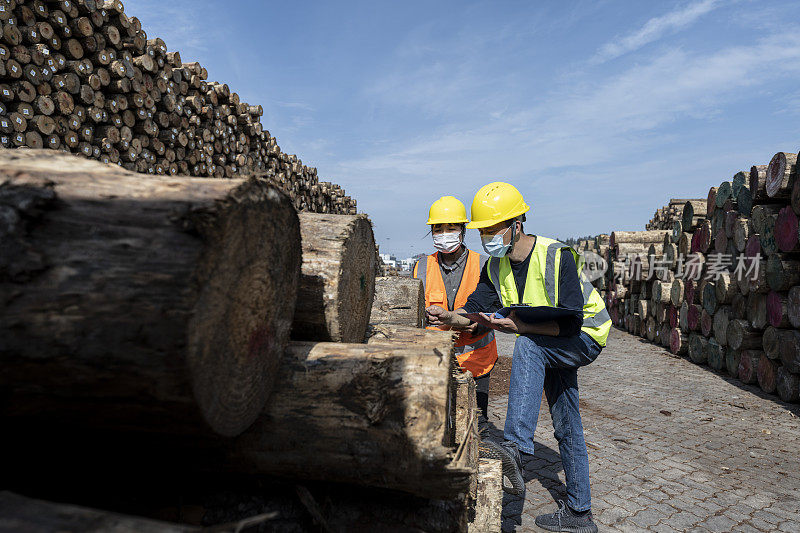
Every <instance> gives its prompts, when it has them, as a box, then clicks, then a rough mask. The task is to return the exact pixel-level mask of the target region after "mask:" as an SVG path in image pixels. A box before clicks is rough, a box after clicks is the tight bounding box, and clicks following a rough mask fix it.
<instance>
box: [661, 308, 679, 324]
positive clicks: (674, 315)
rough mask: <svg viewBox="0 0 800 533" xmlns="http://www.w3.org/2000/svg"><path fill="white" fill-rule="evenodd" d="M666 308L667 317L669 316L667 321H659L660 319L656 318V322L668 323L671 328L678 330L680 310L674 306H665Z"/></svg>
mask: <svg viewBox="0 0 800 533" xmlns="http://www.w3.org/2000/svg"><path fill="white" fill-rule="evenodd" d="M664 308H665V311H666V315H667V316H666V319H665V320H659V318H660V317H659V316H656V321H657V322H661V323H667V324H669V327H670V328H677V327H678V309H679V308H678V307H675V306H674V305H672V304H669V305H665V306H664Z"/></svg>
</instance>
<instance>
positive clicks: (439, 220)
mask: <svg viewBox="0 0 800 533" xmlns="http://www.w3.org/2000/svg"><path fill="white" fill-rule="evenodd" d="M467 222H469V219H468V218H467V208H466V207H464V204H462V203H461V201H460V200H459V199H458V198H456V197H454V196H442V197H441V198H439V199H438V200H436V201H435V202H433V204H431V208H430V210H428V222H427V224H466V223H467Z"/></svg>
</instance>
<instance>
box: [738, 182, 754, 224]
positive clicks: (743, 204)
mask: <svg viewBox="0 0 800 533" xmlns="http://www.w3.org/2000/svg"><path fill="white" fill-rule="evenodd" d="M736 210H737V211H738V212H739V214H740V215H742V216H744V217H749V216H750V212H751V211H752V210H753V193H752V192H751V191H750V189H749V188H744V187H743V188H742V189H741V190H740V191H739V194H738V196H737V197H736Z"/></svg>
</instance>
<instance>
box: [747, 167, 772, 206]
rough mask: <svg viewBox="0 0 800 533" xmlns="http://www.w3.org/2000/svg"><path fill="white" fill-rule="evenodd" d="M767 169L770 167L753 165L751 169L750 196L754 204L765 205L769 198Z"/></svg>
mask: <svg viewBox="0 0 800 533" xmlns="http://www.w3.org/2000/svg"><path fill="white" fill-rule="evenodd" d="M767 167H768V165H753V166H752V167H750V177H749V178H750V187H749V188H750V194H751V197H752V201H753V203H765V202H767V201H768V200H769V196H767Z"/></svg>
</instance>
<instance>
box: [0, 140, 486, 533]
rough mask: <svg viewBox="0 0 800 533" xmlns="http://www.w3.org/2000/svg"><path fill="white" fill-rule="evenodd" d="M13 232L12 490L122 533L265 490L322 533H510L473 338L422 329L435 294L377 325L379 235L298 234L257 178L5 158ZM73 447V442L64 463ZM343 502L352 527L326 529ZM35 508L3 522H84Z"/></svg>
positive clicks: (346, 222)
mask: <svg viewBox="0 0 800 533" xmlns="http://www.w3.org/2000/svg"><path fill="white" fill-rule="evenodd" d="M0 214H2V217H0V222H1V223H2V225H0V295H2V298H3V306H2V310H1V311H0V361H1V362H2V364H3V368H4V371H3V373H2V375H1V376H0V391H1V392H2V395H0V397H1V398H2V402H0V421H2V423H3V426H4V427H5V428H6V429H7V430H8V431H9V435H12V434H13V435H16V437H15V438H13V439H5V441H4V444H3V451H4V452H5V453H4V454H3V456H4V457H5V458H6V460H5V461H4V464H3V471H4V484H3V486H2V487H0V490H9V489H13V490H15V491H17V492H22V493H27V494H29V495H31V496H34V497H35V496H36V495H37V494H40V495H42V496H46V497H47V498H46V499H54V500H63V501H65V503H70V504H78V505H80V504H84V505H86V504H93V505H91V506H92V507H103V508H105V509H108V510H109V511H108V512H107V513H106V514H104V515H103V516H104V517H105V519H106V520H109V521H113V520H116V519H117V518H115V517H116V515H114V514H113V512H115V511H120V510H124V509H128V508H129V504H128V503H126V502H129V501H133V500H136V501H140V502H141V505H140V506H139V507H138V508H137V509H136V510H137V513H136V514H138V515H141V516H143V517H146V518H164V517H165V516H164V515H162V514H159V512H158V510H159V509H162V508H164V507H168V506H169V505H168V504H169V503H173V502H175V501H177V500H176V498H180V499H183V500H184V501H186V499H187V498H188V499H189V500H192V498H196V499H197V500H193V501H199V500H203V501H207V500H208V499H209V492H210V493H212V495H214V494H217V493H218V492H219V491H220V490H222V488H225V487H230V490H233V487H236V488H237V489H241V487H242V486H245V485H246V484H247V483H251V484H255V485H258V488H254V489H253V490H254V491H256V492H258V494H259V498H262V499H263V501H261V504H262V506H266V507H270V508H272V507H278V508H286V507H287V506H291V505H295V506H297V505H299V506H300V508H301V509H302V510H303V512H302V513H301V514H303V517H304V518H303V517H301V518H297V520H298V521H299V522H298V523H300V524H303V523H305V522H304V520H305V521H306V522H308V524H307V525H306V527H313V526H314V524H316V526H318V525H319V524H328V525H330V524H336V526H337V528H344V529H347V528H352V527H355V526H359V527H366V528H367V529H370V528H373V527H388V526H390V525H398V524H402V525H404V526H407V527H409V528H416V529H419V530H424V531H466V530H467V529H468V528H469V527H470V519H472V521H473V523H476V522H475V521H476V520H477V521H478V522H477V523H487V522H488V523H492V524H494V523H495V522H496V524H495V525H496V526H497V529H499V507H498V505H499V503H498V502H500V501H501V498H500V497H499V496H498V494H499V493H500V492H501V488H500V479H499V475H500V474H499V469H498V468H499V467H498V465H497V464H495V462H493V461H479V460H478V456H477V450H478V440H479V438H480V437H479V435H478V432H477V421H476V409H477V407H476V405H475V382H474V380H473V379H472V377H471V376H470V375H469V374H468V373H466V374H465V373H462V372H461V371H460V370H459V369H458V366H457V362H456V360H455V355H454V343H453V335H452V333H451V332H443V331H429V330H426V329H422V328H421V327H420V326H421V325H422V324H421V317H422V306H423V305H424V297H423V296H422V288H421V282H420V280H412V279H408V278H402V277H391V278H383V279H379V281H378V283H377V287H378V291H377V292H378V294H379V295H380V297H379V299H380V300H382V301H383V302H387V301H388V300H391V301H392V302H393V305H392V306H391V307H381V306H380V305H379V306H378V308H377V309H376V308H375V307H374V306H373V301H374V300H375V296H374V295H375V293H376V281H375V273H376V259H377V256H376V254H375V240H374V236H373V233H372V225H371V223H370V221H369V219H368V218H367V217H366V216H365V215H331V214H319V213H297V211H296V209H295V208H294V206H293V205H292V202H291V200H290V198H289V197H288V196H287V195H286V194H285V193H284V192H282V191H281V190H280V189H278V188H277V187H275V186H274V185H273V184H272V183H270V182H269V181H268V180H265V179H262V178H259V177H257V176H251V177H249V178H247V179H243V178H232V179H217V178H193V177H176V176H160V175H141V174H137V173H133V172H130V171H127V170H125V169H122V168H120V167H119V166H116V165H104V164H102V163H99V162H95V161H89V160H85V159H81V158H78V157H76V156H74V155H71V154H59V153H57V152H54V151H52V150H2V149H0ZM53 434H61V435H69V437H65V438H64V439H63V441H62V443H61V445H60V446H58V447H57V448H54V447H53V446H52V445H51V444H52V439H51V437H49V436H51V435H53ZM387 456H388V457H391V458H392V460H390V461H387V460H386V457H387ZM12 457H13V460H12V459H10V458H12ZM77 476H80V477H81V478H82V479H84V480H86V481H87V483H86V486H87V487H103V490H102V493H101V491H99V490H94V491H93V490H92V489H91V488H87V490H86V491H76V490H75V488H74V484H73V483H71V482H69V481H68V480H71V479H75V477H77ZM242 480H244V481H242ZM242 483H245V485H243V484H242ZM264 483H267V484H270V486H275V487H276V488H275V490H273V491H272V492H271V493H269V494H270V496H269V497H267V496H265V491H264V490H263V485H264ZM281 483H282V484H281ZM298 483H299V484H300V485H297V484H298ZM154 485H158V486H163V487H172V488H173V489H174V490H173V489H170V490H171V494H166V493H164V492H163V491H161V490H158V489H156V488H154ZM287 487H288V488H287ZM204 488H205V490H206V492H205V493H204V492H203V489H204ZM182 491H183V492H182ZM143 493H147V494H152V496H150V497H148V498H144V500H141V499H139V498H140V495H141V494H143ZM496 493H497V494H496ZM110 494H113V495H114V496H110ZM287 494H288V495H289V496H287ZM315 495H316V496H315ZM323 495H324V497H325V498H326V501H331V502H334V503H335V504H336V505H335V507H336V508H337V509H339V510H342V509H347V510H348V512H347V513H341V512H337V513H327V514H326V513H322V512H321V511H319V510H318V509H317V507H316V504H315V503H314V502H315V501H316V498H319V497H322V496H323ZM15 498H17V499H15ZM18 498H19V497H18V496H14V495H11V494H0V507H2V506H3V505H4V504H6V503H7V502H9V501H14V502H16V504H19V505H21V507H20V508H19V510H18V514H15V515H14V517H13V519H14V520H16V519H22V518H24V519H25V520H28V521H29V522H27V523H28V524H29V525H30V526H31V527H33V526H37V527H51V526H52V525H53V524H55V523H56V522H52V521H53V520H57V517H59V516H62V515H63V513H64V512H67V511H63V512H62V511H61V510H60V509H61V507H59V506H58V505H56V504H52V505H54V506H51V507H49V508H48V509H49V511H48V512H42V513H39V512H33V509H39V508H40V507H41V506H47V503H46V502H41V501H36V500H20V499H18ZM287 498H288V500H290V501H288V502H287ZM211 500H212V501H213V500H214V498H211ZM292 502H293V503H292ZM16 504H15V505H16ZM8 505H11V504H8ZM69 509H72V511H70V512H71V513H73V514H72V515H70V520H73V519H74V520H77V521H80V520H82V519H83V518H86V517H88V516H90V515H91V516H94V515H95V514H97V513H105V511H96V510H95V511H92V510H87V509H84V508H81V507H74V508H72V507H69ZM203 509H204V511H203V513H202V515H200V516H198V517H197V523H196V524H195V525H201V524H203V525H210V524H212V523H213V522H214V517H217V519H219V520H223V519H227V520H232V519H237V520H238V519H246V518H248V516H245V515H242V513H241V512H237V511H236V509H238V503H237V501H234V502H230V501H228V503H216V504H213V505H210V506H209V505H205V506H204V507H203ZM420 509H426V511H425V512H424V513H420ZM318 511H319V512H318ZM237 513H238V514H237ZM328 514H330V516H328ZM171 519H173V520H176V518H175V517H174V516H173V517H172V518H171ZM126 520H127V519H126ZM137 520H139V518H130V521H131V524H135V523H137V522H136V521H137ZM293 520H294V518H293ZM0 522H2V519H0ZM65 525H66V523H64V524H62V526H65ZM176 527H177V526H176ZM474 527H477V526H474ZM474 527H473V529H474Z"/></svg>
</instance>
